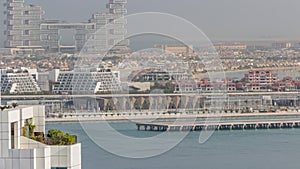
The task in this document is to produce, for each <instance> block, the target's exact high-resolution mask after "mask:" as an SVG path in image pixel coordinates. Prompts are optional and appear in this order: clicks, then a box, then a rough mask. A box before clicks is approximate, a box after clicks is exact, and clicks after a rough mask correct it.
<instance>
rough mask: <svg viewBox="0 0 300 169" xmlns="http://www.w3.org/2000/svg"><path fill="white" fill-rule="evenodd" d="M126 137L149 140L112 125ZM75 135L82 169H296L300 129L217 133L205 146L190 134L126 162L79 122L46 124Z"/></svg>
mask: <svg viewBox="0 0 300 169" xmlns="http://www.w3.org/2000/svg"><path fill="white" fill-rule="evenodd" d="M112 126H114V127H115V128H116V129H118V130H119V131H120V132H122V133H123V134H126V135H130V136H138V137H148V136H151V135H155V134H156V133H150V132H144V131H137V130H136V127H135V125H134V124H133V123H129V122H114V123H113V124H112ZM46 128H47V129H49V128H57V129H61V130H63V131H66V132H70V133H73V134H77V135H78V136H79V137H78V139H79V142H81V143H82V163H83V166H82V168H83V169H250V168H251V169H294V168H295V169H296V168H297V169H298V168H299V167H300V129H273V130H271V129H270V130H247V131H216V132H215V133H214V135H213V136H212V137H211V138H210V139H209V140H208V141H207V142H206V143H204V144H199V143H198V137H199V132H191V133H190V134H189V135H188V136H187V137H186V138H185V139H184V140H183V141H182V142H181V143H180V144H179V145H178V146H177V147H175V148H173V149H172V150H170V151H169V152H167V153H164V154H162V155H160V156H157V157H152V158H146V159H128V158H122V157H118V156H115V155H113V154H110V153H108V152H106V151H105V150H102V149H101V148H100V147H99V146H97V145H96V144H95V143H93V142H92V141H91V140H90V139H89V137H88V136H87V135H86V134H85V133H84V131H83V129H82V128H81V125H80V124H79V123H66V124H62V123H56V124H47V127H46Z"/></svg>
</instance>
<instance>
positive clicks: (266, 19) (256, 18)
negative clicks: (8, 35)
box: [0, 0, 300, 40]
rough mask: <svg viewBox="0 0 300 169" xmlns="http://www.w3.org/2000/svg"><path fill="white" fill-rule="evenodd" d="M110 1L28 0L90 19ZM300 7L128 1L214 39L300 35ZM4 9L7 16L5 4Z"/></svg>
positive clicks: (70, 17) (235, 1)
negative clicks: (179, 19) (191, 25)
mask: <svg viewBox="0 0 300 169" xmlns="http://www.w3.org/2000/svg"><path fill="white" fill-rule="evenodd" d="M1 1H2V2H4V0H1ZM107 1H108V0H27V2H28V3H33V4H38V5H41V6H42V7H43V9H44V10H45V11H46V15H45V18H49V19H60V20H66V21H70V22H71V21H75V22H80V21H87V20H88V19H89V18H90V17H91V15H92V14H93V13H95V12H102V11H106V9H105V4H106V3H107ZM1 7H2V5H1ZM299 7H300V1H299V0H128V4H127V9H128V12H129V14H132V13H137V12H165V13H171V14H174V15H177V16H180V17H183V18H185V19H187V20H189V21H191V22H192V23H194V24H195V25H197V26H198V27H199V28H200V29H202V30H203V32H204V33H206V34H207V35H208V37H209V38H210V39H213V40H231V39H243V40H253V39H259V38H260V39H265V38H273V39H295V40H297V39H300V38H299V37H300V28H299V27H300V23H299V19H298V17H299V16H300V10H299ZM0 13H1V14H2V17H1V19H2V20H3V19H4V15H3V7H2V8H1V10H0ZM2 20H1V23H3V21H2ZM1 30H4V27H3V24H2V26H1ZM1 32H3V31H1ZM2 34H3V33H2ZM3 38H4V37H3V35H1V39H3Z"/></svg>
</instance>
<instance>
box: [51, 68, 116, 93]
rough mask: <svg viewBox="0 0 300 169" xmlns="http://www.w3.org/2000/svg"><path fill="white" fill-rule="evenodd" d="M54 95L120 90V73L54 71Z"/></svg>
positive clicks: (108, 71)
mask: <svg viewBox="0 0 300 169" xmlns="http://www.w3.org/2000/svg"><path fill="white" fill-rule="evenodd" d="M52 73H55V74H56V75H52V77H54V79H53V80H54V84H53V92H54V93H69V94H72V93H73V94H74V93H90V94H92V93H105V92H116V91H120V90H121V82H120V73H119V71H112V70H110V69H97V70H92V71H85V70H81V69H75V70H74V71H59V70H55V71H53V72H52Z"/></svg>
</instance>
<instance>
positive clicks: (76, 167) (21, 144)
mask: <svg viewBox="0 0 300 169" xmlns="http://www.w3.org/2000/svg"><path fill="white" fill-rule="evenodd" d="M26 121H30V122H32V124H34V125H35V126H36V128H35V131H36V132H43V133H45V109H44V106H24V107H23V106H22V107H21V106H20V107H17V108H11V109H6V110H3V111H2V112H1V113H0V124H1V127H0V133H1V137H0V168H1V169H81V144H77V143H76V144H73V145H66V146H57V145H51V146H50V145H45V144H43V143H41V142H37V141H35V140H32V139H30V138H28V137H25V136H23V132H24V131H23V127H24V126H25V125H26Z"/></svg>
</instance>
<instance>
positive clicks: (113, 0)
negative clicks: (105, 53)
mask: <svg viewBox="0 0 300 169" xmlns="http://www.w3.org/2000/svg"><path fill="white" fill-rule="evenodd" d="M126 3H127V0H110V1H109V3H108V4H107V8H108V10H109V12H108V13H97V14H94V15H93V17H92V19H90V22H93V23H96V29H97V32H96V33H95V34H94V35H93V37H94V38H93V40H94V41H93V42H94V44H95V45H96V46H97V47H100V48H101V49H104V50H110V51H125V50H128V45H129V41H128V40H127V39H125V35H126V33H127V30H126V28H125V25H126V23H127V20H126V19H125V14H126V13H127V9H126V8H125V4H126ZM97 47H96V48H97ZM101 49H99V50H101Z"/></svg>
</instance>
